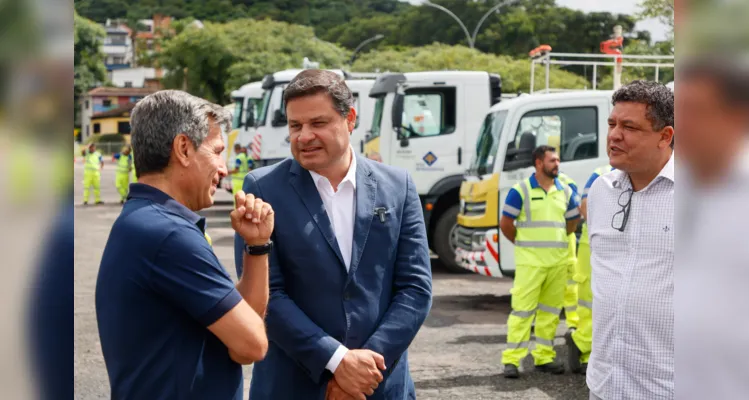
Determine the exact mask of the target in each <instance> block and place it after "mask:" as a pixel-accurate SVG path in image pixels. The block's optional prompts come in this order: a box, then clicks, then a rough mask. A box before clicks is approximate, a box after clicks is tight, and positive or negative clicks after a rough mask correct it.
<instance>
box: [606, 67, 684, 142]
mask: <svg viewBox="0 0 749 400" xmlns="http://www.w3.org/2000/svg"><path fill="white" fill-rule="evenodd" d="M624 102H633V103H641V104H645V105H646V106H647V115H646V117H647V119H648V121H650V123H651V124H652V125H653V129H654V130H656V131H659V130H661V129H663V128H665V127H667V126H670V127H673V126H674V92H673V91H672V90H671V89H669V88H668V86H666V85H664V84H661V83H658V82H651V81H641V80H637V81H632V82H630V83H628V84H626V85H624V86H622V87H621V88H619V90H617V91H616V92H615V93H614V96H613V98H612V104H614V105H616V103H624Z"/></svg>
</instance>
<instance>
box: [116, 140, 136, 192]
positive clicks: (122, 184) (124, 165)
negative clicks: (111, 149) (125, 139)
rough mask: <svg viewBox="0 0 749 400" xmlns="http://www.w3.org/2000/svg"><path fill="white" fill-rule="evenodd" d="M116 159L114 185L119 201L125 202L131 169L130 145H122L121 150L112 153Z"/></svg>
mask: <svg viewBox="0 0 749 400" xmlns="http://www.w3.org/2000/svg"><path fill="white" fill-rule="evenodd" d="M114 159H115V160H116V161H117V170H116V173H115V178H114V186H115V187H116V188H117V191H118V192H119V193H120V203H121V204H125V200H127V194H128V192H129V191H130V173H131V172H132V169H133V155H132V154H131V152H130V146H127V145H126V146H124V147H123V148H122V152H120V153H117V154H115V155H114Z"/></svg>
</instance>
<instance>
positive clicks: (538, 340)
mask: <svg viewBox="0 0 749 400" xmlns="http://www.w3.org/2000/svg"><path fill="white" fill-rule="evenodd" d="M536 343H537V344H542V345H544V346H551V347H553V346H554V341H553V340H549V339H544V338H540V337H537V338H536Z"/></svg>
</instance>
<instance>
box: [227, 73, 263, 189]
mask: <svg viewBox="0 0 749 400" xmlns="http://www.w3.org/2000/svg"><path fill="white" fill-rule="evenodd" d="M231 98H232V100H233V101H234V103H233V104H232V105H231V114H232V124H231V126H232V130H231V132H224V144H225V146H226V147H225V148H224V152H223V153H222V158H223V159H224V161H225V162H226V165H227V166H228V167H229V169H231V166H232V165H234V158H235V157H236V154H234V144H235V143H239V144H241V145H242V146H245V147H247V146H249V145H250V143H251V142H252V137H253V136H254V135H255V131H256V127H255V122H256V119H257V115H258V111H259V109H260V106H261V104H262V101H263V88H262V83H261V82H251V83H248V84H246V85H243V86H242V87H240V88H239V89H237V90H234V91H232V92H231ZM221 187H222V188H224V189H225V190H227V191H229V192H231V179H223V180H222V182H221Z"/></svg>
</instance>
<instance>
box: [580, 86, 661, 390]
mask: <svg viewBox="0 0 749 400" xmlns="http://www.w3.org/2000/svg"><path fill="white" fill-rule="evenodd" d="M613 104H614V109H613V111H612V112H611V115H610V116H609V135H608V143H607V152H608V155H609V159H610V164H611V166H612V167H614V168H616V170H615V171H612V172H610V173H608V174H606V175H604V176H601V177H600V178H599V179H598V180H596V182H595V183H594V184H593V186H592V187H591V189H590V193H589V194H588V217H589V219H588V229H589V233H590V248H591V265H592V278H591V284H592V289H593V309H594V312H593V346H592V351H591V355H590V360H589V363H588V370H587V383H588V387H589V388H590V392H591V393H590V398H591V399H602V400H618V399H648V400H659V399H673V398H674V308H673V293H674V284H673V266H674V156H673V148H672V145H673V137H674V127H673V126H674V94H673V92H672V91H671V90H670V89H669V88H668V87H666V86H664V85H662V84H660V83H655V82H644V81H635V82H632V83H630V84H628V85H626V86H623V87H622V88H621V89H619V90H618V91H617V92H616V93H614V96H613Z"/></svg>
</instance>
